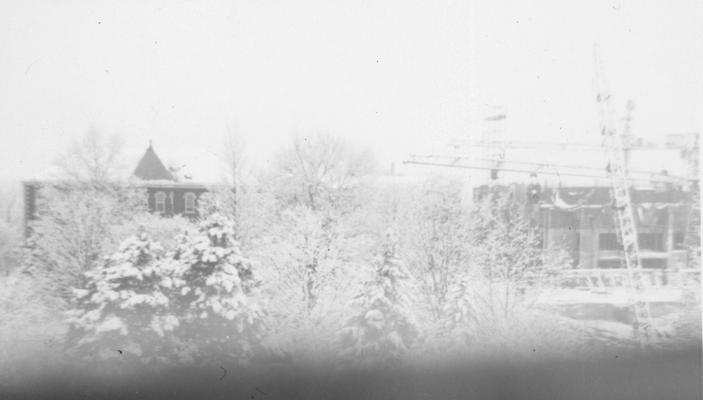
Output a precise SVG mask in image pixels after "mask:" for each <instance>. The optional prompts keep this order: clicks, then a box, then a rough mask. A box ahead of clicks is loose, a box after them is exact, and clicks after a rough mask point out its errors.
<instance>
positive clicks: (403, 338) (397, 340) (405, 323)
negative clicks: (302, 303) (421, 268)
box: [338, 235, 420, 367]
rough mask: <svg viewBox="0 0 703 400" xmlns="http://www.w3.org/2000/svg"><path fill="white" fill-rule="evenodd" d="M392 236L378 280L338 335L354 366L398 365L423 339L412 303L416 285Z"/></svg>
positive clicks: (359, 298) (372, 282)
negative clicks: (397, 255)
mask: <svg viewBox="0 0 703 400" xmlns="http://www.w3.org/2000/svg"><path fill="white" fill-rule="evenodd" d="M390 236H391V235H388V237H387V239H386V243H385V245H384V250H383V255H382V256H381V257H379V259H378V260H377V261H376V264H377V270H376V276H375V278H374V279H373V280H370V281H368V282H366V284H365V285H364V288H363V290H362V292H361V293H359V294H358V296H356V298H355V299H354V300H353V303H352V310H351V317H350V318H349V319H348V320H347V323H346V326H345V327H344V328H343V329H341V330H340V331H339V333H338V335H339V336H338V343H339V346H340V347H341V357H342V359H343V360H345V361H346V362H347V363H348V364H349V365H351V366H355V367H380V366H384V365H394V364H397V363H399V362H400V361H401V360H402V356H403V355H404V354H405V353H406V351H408V349H410V348H411V347H412V346H413V345H414V344H415V343H416V341H417V340H418V339H419V336H420V330H419V328H418V326H417V321H416V318H415V316H414V315H413V309H414V306H413V304H412V301H411V299H412V297H413V295H414V288H413V286H414V285H413V284H412V281H411V276H410V274H409V273H408V271H407V268H406V267H405V265H404V264H403V263H402V262H401V260H399V259H398V258H397V257H396V255H395V243H394V240H393V239H392V238H391V237H390Z"/></svg>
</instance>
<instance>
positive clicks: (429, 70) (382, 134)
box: [0, 0, 703, 179]
mask: <svg viewBox="0 0 703 400" xmlns="http://www.w3.org/2000/svg"><path fill="white" fill-rule="evenodd" d="M702 8H703V7H702V6H701V3H700V1H695V0H690V1H687V0H677V1H675V2H662V1H642V0H636V1H620V0H615V1H613V0H608V1H594V0H587V1H586V0H582V1H569V2H566V1H512V2H510V1H489V0H485V1H481V2H470V1H459V0H456V1H440V0H438V1H414V0H394V1H379V0H374V1H345V2H342V1H337V2H333V1H328V0H327V1H325V0H320V1H305V0H300V1H261V0H257V1H232V0H230V1H176V0H164V1H150V0H139V1H137V0H127V1H110V2H108V1H100V0H90V1H88V0H86V1H75V0H74V1H61V2H56V1H49V0H46V1H31V0H27V1H3V2H0V151H1V152H2V153H1V154H2V155H1V156H0V179H11V178H23V177H27V176H30V175H33V174H36V173H38V172H39V171H41V170H42V169H44V168H46V167H47V166H48V165H49V163H50V161H51V160H52V159H53V158H54V157H55V156H56V154H57V153H59V152H61V151H62V150H63V149H64V148H65V147H66V145H67V143H68V142H69V141H70V140H71V139H73V138H75V137H79V136H81V135H82V134H83V133H84V132H85V131H86V130H88V128H89V127H91V126H94V127H97V128H98V129H100V130H102V131H103V132H105V133H107V134H112V133H118V134H121V135H123V136H124V138H125V139H126V142H127V146H128V148H131V149H137V150H138V151H143V149H144V148H145V147H146V146H147V143H148V140H149V139H152V140H153V141H154V146H155V147H156V149H157V151H158V149H159V146H162V147H178V148H181V149H198V150H199V151H203V152H211V153H216V152H218V151H219V148H220V147H221V144H222V142H223V140H222V136H223V134H224V133H225V132H226V131H227V129H228V127H229V129H230V130H232V131H237V132H239V133H240V134H241V135H242V136H243V137H244V139H245V140H246V141H247V142H248V143H249V148H250V149H251V150H252V151H253V153H254V158H255V159H256V160H258V161H259V162H261V163H265V162H266V161H267V160H268V159H270V157H271V156H272V151H273V150H275V149H276V148H277V147H278V146H280V144H281V143H283V142H284V141H285V140H287V138H288V136H289V135H290V134H291V133H292V132H300V133H306V132H314V131H327V132H332V133H335V134H338V135H341V136H344V137H347V138H350V140H353V141H355V142H358V143H360V144H368V145H370V146H373V148H374V149H375V150H376V153H377V155H378V157H379V158H380V159H381V161H382V162H389V160H391V159H396V160H397V159H402V158H403V157H404V156H405V155H406V154H407V153H411V152H416V153H417V152H423V151H428V150H432V149H434V147H433V146H434V145H433V144H432V143H436V142H442V141H445V140H447V139H448V138H450V137H457V136H462V137H469V138H471V137H473V138H475V139H479V138H480V136H481V132H480V127H479V125H480V124H478V123H477V122H476V121H478V120H480V117H481V115H482V113H483V112H484V111H483V110H485V105H493V104H501V105H503V106H504V107H505V109H506V111H507V113H508V123H507V128H506V129H507V131H506V132H507V133H506V134H507V136H508V137H509V138H514V139H516V140H521V141H529V140H540V141H564V140H570V141H574V142H597V141H598V137H597V134H596V133H595V127H596V121H597V120H596V108H595V103H594V94H593V86H592V83H593V45H594V43H595V42H598V43H599V44H600V47H601V49H602V53H603V56H604V59H605V62H606V69H607V72H608V78H609V81H610V84H611V88H612V90H613V92H614V95H615V100H616V103H615V104H616V105H617V106H618V107H619V111H622V110H623V109H624V104H625V100H626V99H627V98H632V99H633V100H634V101H635V103H636V107H637V108H636V110H635V116H634V118H635V120H634V122H633V131H634V133H635V134H637V135H640V136H643V137H646V138H649V139H651V140H656V141H661V140H662V137H663V135H664V134H666V133H672V132H685V131H700V127H701V122H702V121H701V110H703V73H701V71H703V57H702V56H701V54H702V53H701V46H702V45H703V40H702V39H703V35H702V33H703V24H701V22H700V21H701V18H702V17H703V13H701V11H702ZM575 161H577V160H575Z"/></svg>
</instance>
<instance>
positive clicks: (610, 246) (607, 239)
mask: <svg viewBox="0 0 703 400" xmlns="http://www.w3.org/2000/svg"><path fill="white" fill-rule="evenodd" d="M598 248H599V249H600V250H622V245H621V244H620V242H619V241H618V236H617V235H616V234H614V233H601V234H600V235H598Z"/></svg>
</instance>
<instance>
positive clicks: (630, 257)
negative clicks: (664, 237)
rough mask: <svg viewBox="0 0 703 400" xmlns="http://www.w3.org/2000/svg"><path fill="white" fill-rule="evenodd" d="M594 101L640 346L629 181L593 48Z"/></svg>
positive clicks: (645, 309)
mask: <svg viewBox="0 0 703 400" xmlns="http://www.w3.org/2000/svg"><path fill="white" fill-rule="evenodd" d="M595 67H596V71H595V72H596V91H597V96H596V101H597V103H598V112H599V119H600V128H601V135H602V140H603V148H604V150H605V153H606V160H607V165H606V171H607V173H608V177H609V179H610V184H611V190H612V197H613V201H614V207H615V214H616V224H615V225H616V228H617V230H618V234H619V237H620V241H621V242H622V245H623V250H624V251H623V253H624V264H625V267H626V268H627V273H628V278H629V283H630V304H631V306H632V308H633V309H634V310H633V311H634V321H633V328H634V333H635V338H636V339H637V340H638V342H639V343H640V345H641V346H648V345H649V343H650V340H651V338H652V331H653V326H652V316H651V313H650V310H649V304H648V303H647V302H646V301H644V298H643V293H642V292H643V287H644V279H643V275H642V261H641V259H640V253H639V243H638V240H637V227H636V225H635V218H634V213H633V207H632V199H631V198H630V185H629V179H628V174H627V166H626V160H625V149H624V143H623V137H622V135H619V134H618V132H617V131H616V129H615V123H614V115H613V107H612V104H611V98H610V92H609V91H608V86H607V83H606V80H605V74H604V70H603V65H602V61H601V59H600V55H599V53H598V48H596V49H595Z"/></svg>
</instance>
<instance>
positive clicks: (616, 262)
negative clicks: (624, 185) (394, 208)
mask: <svg viewBox="0 0 703 400" xmlns="http://www.w3.org/2000/svg"><path fill="white" fill-rule="evenodd" d="M697 141H698V134H684V135H678V134H677V135H669V136H668V137H667V141H666V143H664V144H661V145H654V144H650V143H643V142H635V143H634V144H633V145H632V146H631V148H630V149H628V154H627V156H628V160H627V161H628V166H629V167H630V168H631V171H629V175H630V182H629V197H630V201H631V207H632V214H633V216H634V222H635V226H636V235H637V242H638V245H639V258H640V260H641V266H642V268H644V269H659V270H669V271H671V270H682V269H687V268H688V267H689V266H691V265H692V264H691V261H693V260H694V259H695V257H697V256H696V255H695V254H692V253H691V251H690V250H691V248H695V247H696V246H698V245H699V243H698V242H699V240H700V239H699V238H700V236H699V234H698V230H699V228H700V222H699V221H700V219H699V218H700V217H699V212H700V208H699V207H697V204H698V202H699V200H698V199H699V197H698V181H697V176H696V175H697V173H696V171H697V164H698V162H697V161H698V160H697V159H698V145H697ZM474 145H475V146H481V145H483V146H496V143H490V142H489V143H482V144H481V143H478V144H474ZM551 146H552V148H549V149H547V150H546V151H545V150H544V147H545V146H544V144H542V145H538V144H534V143H533V144H531V145H530V146H527V145H525V146H520V145H515V144H514V143H510V144H508V145H507V146H506V147H505V148H504V149H503V154H502V157H501V159H500V160H496V159H495V158H493V159H482V158H481V156H480V154H479V155H477V156H461V157H458V156H454V155H452V156H413V157H411V158H410V160H409V161H408V163H410V164H420V165H430V166H442V167H452V168H462V169H464V171H465V172H467V173H468V174H467V175H466V176H468V177H469V179H473V180H474V182H476V181H478V182H481V181H483V182H484V184H483V185H475V187H476V189H475V194H477V193H480V192H482V191H484V190H486V189H488V187H490V186H495V185H499V186H503V187H505V188H506V189H507V188H509V189H511V190H512V191H513V193H514V195H516V196H518V197H520V198H521V199H523V201H524V202H525V204H527V205H528V210H529V212H530V213H531V214H532V218H533V220H534V221H535V224H536V225H537V226H538V227H539V229H540V231H541V234H542V238H543V246H545V248H552V249H556V248H558V249H562V250H565V251H567V252H568V253H569V254H570V255H571V258H572V260H573V263H574V266H575V267H577V268H582V269H613V268H622V267H625V266H624V265H623V263H624V258H625V255H624V247H623V243H622V236H621V235H620V234H619V231H618V224H617V221H618V219H617V218H618V216H617V215H616V214H617V213H616V202H615V199H614V195H613V194H614V191H613V187H612V186H611V185H610V183H609V181H608V179H607V174H606V167H604V166H606V164H607V162H606V161H605V159H604V156H603V148H602V147H601V146H596V145H593V148H591V149H589V148H585V147H578V146H571V145H568V144H557V143H554V144H551ZM589 151H590V152H589ZM540 153H541V154H545V153H549V156H546V155H545V156H544V157H540V158H539V159H549V160H550V161H549V162H541V163H536V162H526V161H515V160H516V159H517V160H520V159H522V160H529V159H534V157H535V155H539V154H540ZM589 154H590V155H589ZM567 159H571V160H578V161H579V165H574V163H573V161H572V162H571V164H569V163H567V161H565V160H567ZM653 171H656V172H653ZM472 177H473V178H472ZM486 180H488V182H486Z"/></svg>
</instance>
